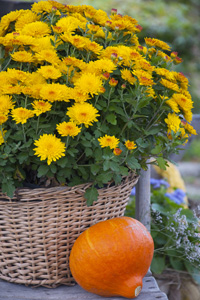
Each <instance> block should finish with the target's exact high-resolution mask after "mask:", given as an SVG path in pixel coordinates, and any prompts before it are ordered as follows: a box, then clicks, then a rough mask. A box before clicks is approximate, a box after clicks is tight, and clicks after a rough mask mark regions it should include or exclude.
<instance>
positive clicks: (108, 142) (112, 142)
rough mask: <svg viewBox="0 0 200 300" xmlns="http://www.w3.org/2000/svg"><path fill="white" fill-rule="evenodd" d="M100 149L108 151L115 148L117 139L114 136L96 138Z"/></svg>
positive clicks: (117, 142)
mask: <svg viewBox="0 0 200 300" xmlns="http://www.w3.org/2000/svg"><path fill="white" fill-rule="evenodd" d="M98 141H99V143H100V146H101V148H105V147H110V149H115V148H117V146H118V144H119V139H117V138H116V137H115V136H114V135H113V136H111V135H107V134H106V135H105V136H103V137H100V138H98Z"/></svg>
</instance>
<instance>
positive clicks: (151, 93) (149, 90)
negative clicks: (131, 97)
mask: <svg viewBox="0 0 200 300" xmlns="http://www.w3.org/2000/svg"><path fill="white" fill-rule="evenodd" d="M144 92H145V94H147V96H148V97H152V98H155V97H156V93H155V91H154V89H153V88H152V87H148V88H147V89H146V90H145V91H144Z"/></svg>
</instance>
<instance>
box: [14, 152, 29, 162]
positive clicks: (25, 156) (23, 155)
mask: <svg viewBox="0 0 200 300" xmlns="http://www.w3.org/2000/svg"><path fill="white" fill-rule="evenodd" d="M28 157H29V155H28V153H27V152H21V153H19V155H17V159H18V160H19V163H20V164H22V163H23V162H24V161H26V160H27V159H28Z"/></svg>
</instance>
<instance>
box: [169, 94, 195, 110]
mask: <svg viewBox="0 0 200 300" xmlns="http://www.w3.org/2000/svg"><path fill="white" fill-rule="evenodd" d="M172 99H173V100H174V101H175V102H176V103H177V104H178V106H179V107H180V108H181V109H182V110H184V111H189V110H191V109H192V108H193V102H192V100H191V99H190V98H187V97H186V96H184V95H183V94H177V93H175V94H173V96H172Z"/></svg>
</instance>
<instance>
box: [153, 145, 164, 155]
mask: <svg viewBox="0 0 200 300" xmlns="http://www.w3.org/2000/svg"><path fill="white" fill-rule="evenodd" d="M161 151H162V146H161V145H157V146H156V147H155V148H153V149H152V150H151V154H158V153H160V152H161Z"/></svg>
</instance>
